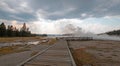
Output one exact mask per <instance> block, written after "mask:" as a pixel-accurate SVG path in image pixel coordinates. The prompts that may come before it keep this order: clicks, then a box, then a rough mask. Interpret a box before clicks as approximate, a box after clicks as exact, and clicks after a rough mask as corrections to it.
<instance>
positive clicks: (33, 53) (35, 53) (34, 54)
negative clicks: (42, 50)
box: [30, 51, 38, 56]
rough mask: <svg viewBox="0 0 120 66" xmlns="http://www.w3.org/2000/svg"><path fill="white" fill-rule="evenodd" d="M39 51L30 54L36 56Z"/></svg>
mask: <svg viewBox="0 0 120 66" xmlns="http://www.w3.org/2000/svg"><path fill="white" fill-rule="evenodd" d="M37 53H38V51H33V52H32V53H31V55H30V56H34V55H36V54H37Z"/></svg>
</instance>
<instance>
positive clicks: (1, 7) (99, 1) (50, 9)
mask: <svg viewBox="0 0 120 66" xmlns="http://www.w3.org/2000/svg"><path fill="white" fill-rule="evenodd" d="M119 6H120V0H1V1H0V19H13V20H21V21H29V20H35V19H37V18H38V15H37V14H40V17H41V18H46V19H62V18H89V17H104V16H116V15H120V7H119ZM38 11H40V12H39V13H38ZM43 16H44V17H43Z"/></svg>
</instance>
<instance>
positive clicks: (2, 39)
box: [0, 37, 42, 42]
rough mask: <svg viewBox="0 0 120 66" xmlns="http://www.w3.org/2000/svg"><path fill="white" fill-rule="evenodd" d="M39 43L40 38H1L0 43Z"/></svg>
mask: <svg viewBox="0 0 120 66" xmlns="http://www.w3.org/2000/svg"><path fill="white" fill-rule="evenodd" d="M31 40H32V41H39V40H42V37H12V38H11V37H1V38H0V42H17V41H20V42H27V41H31Z"/></svg>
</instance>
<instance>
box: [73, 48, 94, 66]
mask: <svg viewBox="0 0 120 66" xmlns="http://www.w3.org/2000/svg"><path fill="white" fill-rule="evenodd" d="M73 56H74V59H75V61H76V64H77V66H83V65H88V66H89V65H91V66H96V64H95V62H96V59H95V57H93V56H92V55H91V54H89V53H87V52H85V50H84V48H80V49H76V50H73Z"/></svg>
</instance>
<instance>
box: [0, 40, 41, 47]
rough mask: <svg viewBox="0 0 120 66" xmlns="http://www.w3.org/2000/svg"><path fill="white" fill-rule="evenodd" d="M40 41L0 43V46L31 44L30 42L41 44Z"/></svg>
mask: <svg viewBox="0 0 120 66" xmlns="http://www.w3.org/2000/svg"><path fill="white" fill-rule="evenodd" d="M39 42H40V41H29V42H11V43H0V47H3V46H12V45H26V44H27V45H30V44H33V45H37V44H39Z"/></svg>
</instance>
